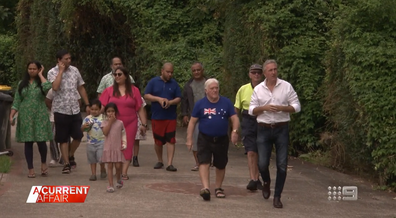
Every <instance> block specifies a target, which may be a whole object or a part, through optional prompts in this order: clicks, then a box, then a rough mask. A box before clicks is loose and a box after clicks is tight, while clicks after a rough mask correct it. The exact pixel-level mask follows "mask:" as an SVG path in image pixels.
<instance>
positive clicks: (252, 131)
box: [234, 64, 263, 191]
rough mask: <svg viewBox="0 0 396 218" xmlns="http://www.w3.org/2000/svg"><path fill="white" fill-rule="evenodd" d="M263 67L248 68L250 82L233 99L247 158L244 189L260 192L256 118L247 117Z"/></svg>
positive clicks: (254, 65) (253, 66)
mask: <svg viewBox="0 0 396 218" xmlns="http://www.w3.org/2000/svg"><path fill="white" fill-rule="evenodd" d="M262 72H263V67H262V66H261V65H260V64H253V65H252V66H250V68H249V78H250V82H249V83H248V84H245V85H243V86H241V88H239V90H238V92H237V94H236V97H235V105H234V107H235V112H236V113H237V114H239V113H241V114H242V122H241V128H242V143H243V146H244V147H245V151H246V153H247V158H248V166H249V174H250V182H249V184H248V185H247V186H246V188H247V189H248V190H250V191H255V190H257V189H260V190H262V188H263V186H262V183H261V181H260V179H259V171H258V154H257V143H256V139H257V121H256V116H251V115H249V105H250V99H251V97H252V93H253V89H254V87H256V86H257V85H258V84H259V83H260V82H261V81H262Z"/></svg>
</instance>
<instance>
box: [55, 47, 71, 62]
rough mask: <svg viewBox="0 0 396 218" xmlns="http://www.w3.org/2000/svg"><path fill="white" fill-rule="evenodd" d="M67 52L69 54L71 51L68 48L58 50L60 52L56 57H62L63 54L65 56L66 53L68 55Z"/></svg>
mask: <svg viewBox="0 0 396 218" xmlns="http://www.w3.org/2000/svg"><path fill="white" fill-rule="evenodd" d="M67 54H69V52H68V51H67V50H65V49H62V50H60V51H58V52H57V53H56V59H57V60H59V59H62V58H63V56H65V55H67Z"/></svg>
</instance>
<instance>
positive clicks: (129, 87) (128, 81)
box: [113, 67, 133, 97]
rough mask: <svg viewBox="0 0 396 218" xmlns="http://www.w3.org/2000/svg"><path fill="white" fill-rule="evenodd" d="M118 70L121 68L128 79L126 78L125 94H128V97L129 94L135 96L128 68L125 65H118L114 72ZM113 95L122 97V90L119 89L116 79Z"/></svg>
mask: <svg viewBox="0 0 396 218" xmlns="http://www.w3.org/2000/svg"><path fill="white" fill-rule="evenodd" d="M117 70H121V72H122V73H123V74H124V76H125V78H126V80H125V94H126V95H127V97H128V95H129V96H130V97H133V92H132V86H133V84H132V81H131V78H130V77H129V73H128V70H127V69H126V68H125V67H117V68H116V69H115V70H114V73H115V72H117ZM113 96H115V97H121V93H120V90H119V89H118V83H117V82H116V81H115V80H114V83H113Z"/></svg>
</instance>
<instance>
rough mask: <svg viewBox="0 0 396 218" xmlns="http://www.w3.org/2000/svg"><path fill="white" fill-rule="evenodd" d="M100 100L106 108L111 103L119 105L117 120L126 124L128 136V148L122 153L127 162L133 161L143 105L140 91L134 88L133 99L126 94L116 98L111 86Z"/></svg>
mask: <svg viewBox="0 0 396 218" xmlns="http://www.w3.org/2000/svg"><path fill="white" fill-rule="evenodd" d="M99 100H100V102H101V103H102V105H104V106H106V105H107V104H108V103H109V102H113V103H115V104H116V105H117V108H118V115H117V119H118V120H121V121H122V122H123V123H124V126H125V130H126V136H127V148H126V149H125V150H123V151H122V152H123V154H124V157H125V159H126V160H131V159H132V155H133V144H134V142H135V136H136V132H137V123H138V119H137V112H138V111H139V109H140V107H141V106H142V104H143V101H142V97H141V95H140V91H139V89H138V88H136V87H135V86H132V97H131V96H128V95H126V94H125V95H124V96H121V97H115V96H113V86H110V87H108V88H106V89H105V90H104V91H103V93H102V95H101V96H100V98H99Z"/></svg>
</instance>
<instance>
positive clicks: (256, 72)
mask: <svg viewBox="0 0 396 218" xmlns="http://www.w3.org/2000/svg"><path fill="white" fill-rule="evenodd" d="M250 73H251V74H256V75H258V74H261V71H252V72H250Z"/></svg>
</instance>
